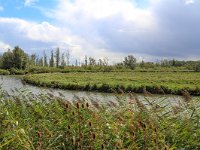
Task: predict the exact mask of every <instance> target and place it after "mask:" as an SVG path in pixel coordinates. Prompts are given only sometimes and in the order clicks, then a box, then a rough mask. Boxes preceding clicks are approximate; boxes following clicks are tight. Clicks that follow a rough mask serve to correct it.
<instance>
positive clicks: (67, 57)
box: [66, 50, 70, 66]
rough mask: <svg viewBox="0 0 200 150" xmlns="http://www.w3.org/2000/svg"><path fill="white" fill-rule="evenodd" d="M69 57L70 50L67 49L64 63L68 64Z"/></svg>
mask: <svg viewBox="0 0 200 150" xmlns="http://www.w3.org/2000/svg"><path fill="white" fill-rule="evenodd" d="M69 57H70V51H69V50H67V52H66V65H67V66H69V64H70V62H69Z"/></svg>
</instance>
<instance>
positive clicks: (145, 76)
mask: <svg viewBox="0 0 200 150" xmlns="http://www.w3.org/2000/svg"><path fill="white" fill-rule="evenodd" d="M199 76H200V73H198V72H190V73H188V72H133V71H132V72H93V73H91V72H90V73H88V72H71V73H45V74H29V75H26V76H24V77H23V80H24V81H25V82H26V83H29V84H33V85H37V86H44V87H53V88H60V89H67V90H84V91H98V92H121V91H125V92H130V91H131V92H136V93H143V92H144V91H145V90H147V91H149V92H151V93H157V94H178V95H181V94H182V92H183V91H184V90H187V91H188V92H189V93H190V94H191V95H200V79H199Z"/></svg>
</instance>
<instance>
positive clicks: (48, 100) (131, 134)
mask: <svg viewBox="0 0 200 150" xmlns="http://www.w3.org/2000/svg"><path fill="white" fill-rule="evenodd" d="M18 92H19V95H16V96H9V95H8V94H7V93H6V92H4V91H1V92H0V149H15V150H22V149H27V150H36V149H37V150H42V149H67V150H70V149H83V150H84V149H85V150H86V149H87V150H88V149H110V150H111V149H112V150H113V149H127V150H137V149H141V150H143V149H152V150H162V149H163V150H173V149H185V150H191V149H200V124H199V123H200V105H199V104H200V100H199V99H196V100H195V101H193V100H192V98H191V97H190V96H189V94H188V93H187V92H186V91H185V94H184V98H183V100H181V101H180V102H179V103H177V104H171V103H169V102H166V100H165V97H163V98H161V99H160V100H155V99H152V98H151V99H149V98H147V97H146V98H145V100H140V99H138V98H137V96H136V95H134V94H131V93H130V94H129V96H130V98H129V100H128V101H124V99H122V98H121V97H120V96H119V95H118V99H117V100H116V101H107V102H106V100H105V102H106V103H104V104H102V103H100V102H98V101H94V100H90V101H88V100H85V99H82V98H78V97H77V100H76V101H68V100H67V99H65V98H64V97H63V98H62V94H60V95H61V97H55V96H53V95H52V93H50V92H49V93H48V94H47V95H44V94H41V95H38V96H36V95H34V94H32V93H31V92H30V91H26V90H23V91H21V92H20V91H18Z"/></svg>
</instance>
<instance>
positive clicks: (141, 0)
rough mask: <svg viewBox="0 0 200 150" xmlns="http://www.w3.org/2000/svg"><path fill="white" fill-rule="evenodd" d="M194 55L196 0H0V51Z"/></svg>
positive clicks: (199, 52)
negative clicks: (15, 48)
mask: <svg viewBox="0 0 200 150" xmlns="http://www.w3.org/2000/svg"><path fill="white" fill-rule="evenodd" d="M17 45H18V46H20V47H21V48H22V49H23V50H25V52H27V53H29V54H32V53H37V54H42V53H43V51H44V50H45V52H46V53H50V51H51V50H52V49H55V48H57V47H59V48H60V49H61V51H62V52H66V51H70V56H71V58H76V59H80V60H84V57H85V56H86V55H87V56H91V57H95V58H96V59H99V58H102V59H103V58H106V57H107V58H108V59H109V62H111V63H115V62H118V61H121V60H122V59H123V58H124V57H125V56H127V55H134V56H135V57H136V58H137V59H138V61H141V60H144V61H157V60H162V59H173V58H174V59H178V60H199V59H200V0H0V52H1V53H2V52H5V51H7V49H8V48H10V49H12V48H13V47H15V46H17Z"/></svg>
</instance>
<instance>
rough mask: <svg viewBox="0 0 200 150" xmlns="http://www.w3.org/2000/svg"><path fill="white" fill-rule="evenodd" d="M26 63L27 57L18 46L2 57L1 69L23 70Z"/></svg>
mask: <svg viewBox="0 0 200 150" xmlns="http://www.w3.org/2000/svg"><path fill="white" fill-rule="evenodd" d="M27 63H28V55H27V54H26V53H25V52H24V51H23V50H22V49H21V48H20V47H18V46H16V47H15V48H14V49H13V50H12V51H10V50H8V52H5V53H4V54H3V57H2V68H4V69H10V68H16V69H25V68H26V66H27Z"/></svg>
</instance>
